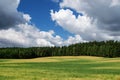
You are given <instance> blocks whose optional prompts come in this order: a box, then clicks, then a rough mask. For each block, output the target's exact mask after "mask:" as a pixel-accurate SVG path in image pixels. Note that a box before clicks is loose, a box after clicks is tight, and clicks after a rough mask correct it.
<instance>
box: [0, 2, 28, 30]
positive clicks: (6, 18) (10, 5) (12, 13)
mask: <svg viewBox="0 0 120 80" xmlns="http://www.w3.org/2000/svg"><path fill="white" fill-rule="evenodd" d="M19 3H20V0H0V29H8V28H10V27H13V26H14V25H16V24H19V23H25V21H26V20H25V19H24V18H23V13H21V12H18V11H17V8H18V5H19Z"/></svg>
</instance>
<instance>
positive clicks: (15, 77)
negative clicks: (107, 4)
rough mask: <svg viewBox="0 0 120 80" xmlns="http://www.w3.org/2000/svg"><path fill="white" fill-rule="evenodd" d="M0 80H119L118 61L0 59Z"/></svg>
mask: <svg viewBox="0 0 120 80" xmlns="http://www.w3.org/2000/svg"><path fill="white" fill-rule="evenodd" d="M0 80H120V58H101V57H100V58H99V57H87V56H81V57H77V56H76V57H75V56H70V57H64V56H63V57H46V58H35V59H0Z"/></svg>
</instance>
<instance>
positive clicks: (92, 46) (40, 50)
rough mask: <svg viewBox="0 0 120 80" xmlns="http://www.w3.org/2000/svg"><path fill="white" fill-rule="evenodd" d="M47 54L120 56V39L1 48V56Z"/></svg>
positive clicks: (36, 55) (15, 56)
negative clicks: (51, 45) (56, 45)
mask: <svg viewBox="0 0 120 80" xmlns="http://www.w3.org/2000/svg"><path fill="white" fill-rule="evenodd" d="M47 56H99V57H110V58H113V57H120V42H119V41H113V40H110V41H101V42H97V41H93V42H86V43H77V44H73V45H70V46H63V47H30V48H18V47H17V48H0V58H9V59H10V58H11V59H12V58H16V59H27V58H36V57H47Z"/></svg>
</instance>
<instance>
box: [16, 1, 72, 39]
mask: <svg viewBox="0 0 120 80" xmlns="http://www.w3.org/2000/svg"><path fill="white" fill-rule="evenodd" d="M59 9H60V7H59V3H58V2H54V1H52V0H36V1H34V0H21V2H20V4H19V7H18V10H19V11H20V12H23V13H27V14H29V15H30V16H31V17H32V19H31V22H32V24H35V25H36V27H38V28H39V29H40V30H43V31H49V30H54V32H55V33H56V34H57V35H60V36H61V37H62V38H63V39H67V38H68V37H69V36H73V34H72V33H69V32H68V31H66V30H64V29H62V28H61V27H60V26H59V25H56V23H55V22H54V21H52V19H51V16H50V10H55V11H58V10H59Z"/></svg>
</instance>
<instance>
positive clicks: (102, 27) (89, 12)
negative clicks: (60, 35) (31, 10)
mask: <svg viewBox="0 0 120 80" xmlns="http://www.w3.org/2000/svg"><path fill="white" fill-rule="evenodd" d="M119 3H120V0H93V1H90V0H63V1H62V2H61V3H60V7H61V8H62V9H60V10H59V11H53V10H51V18H52V20H53V21H55V22H56V23H57V24H58V25H60V26H61V27H62V28H63V29H66V30H67V31H69V32H71V33H74V34H79V35H80V37H81V38H82V39H83V40H87V41H91V40H111V39H114V40H120V11H119V10H120V4H119ZM64 8H67V9H64ZM71 9H73V10H75V11H76V12H77V13H78V16H76V15H75V14H74V13H73V11H72V10H71ZM81 13H82V14H83V15H82V16H81V15H80V14H81Z"/></svg>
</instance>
